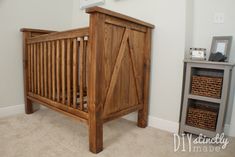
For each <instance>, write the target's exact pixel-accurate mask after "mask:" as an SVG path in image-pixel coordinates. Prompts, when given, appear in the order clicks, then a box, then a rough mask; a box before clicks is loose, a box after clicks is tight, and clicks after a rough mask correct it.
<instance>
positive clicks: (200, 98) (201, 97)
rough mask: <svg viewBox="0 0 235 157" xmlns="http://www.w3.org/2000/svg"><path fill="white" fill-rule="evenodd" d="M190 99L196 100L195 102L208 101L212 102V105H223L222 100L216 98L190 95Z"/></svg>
mask: <svg viewBox="0 0 235 157" xmlns="http://www.w3.org/2000/svg"><path fill="white" fill-rule="evenodd" d="M188 98H189V99H195V100H201V101H207V102H212V103H218V104H220V103H221V99H216V98H210V97H205V96H200V95H193V94H189V95H188Z"/></svg>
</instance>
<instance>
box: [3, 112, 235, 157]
mask: <svg viewBox="0 0 235 157" xmlns="http://www.w3.org/2000/svg"><path fill="white" fill-rule="evenodd" d="M229 140H230V144H229V145H228V148H227V149H226V150H222V151H220V152H219V153H189V152H183V153H182V152H176V153H174V151H173V135H172V134H170V133H167V132H164V131H160V130H157V129H154V128H151V127H148V128H146V129H141V128H138V127H137V126H136V125H135V123H133V122H130V121H127V120H124V119H119V120H115V121H112V122H109V123H107V124H105V125H104V150H103V151H102V152H101V153H99V154H98V155H95V154H92V153H90V152H89V150H88V131H87V126H86V125H85V124H82V123H79V122H77V121H75V120H73V119H70V118H68V117H66V116H63V115H61V114H59V113H56V112H54V111H51V110H48V109H41V110H39V111H37V112H35V113H34V114H32V115H24V114H22V115H17V116H13V117H8V118H2V119H0V157H90V156H97V157H234V156H235V140H234V139H231V138H230V139H229Z"/></svg>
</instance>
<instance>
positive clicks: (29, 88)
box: [27, 44, 31, 91]
mask: <svg viewBox="0 0 235 157" xmlns="http://www.w3.org/2000/svg"><path fill="white" fill-rule="evenodd" d="M27 52H28V54H27V55H28V57H27V58H28V71H29V73H28V78H27V79H28V82H29V83H28V91H31V69H30V68H31V64H30V63H31V47H30V45H29V44H28V45H27Z"/></svg>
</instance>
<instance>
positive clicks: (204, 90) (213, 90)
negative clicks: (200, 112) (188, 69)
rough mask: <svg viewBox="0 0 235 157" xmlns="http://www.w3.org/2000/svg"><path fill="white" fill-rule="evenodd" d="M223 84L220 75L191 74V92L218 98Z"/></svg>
mask: <svg viewBox="0 0 235 157" xmlns="http://www.w3.org/2000/svg"><path fill="white" fill-rule="evenodd" d="M222 84H223V78H222V77H208V76H196V75H194V76H192V87H191V94H194V95H200V96H206V97H212V98H218V99H219V98H220V97H221V89H222Z"/></svg>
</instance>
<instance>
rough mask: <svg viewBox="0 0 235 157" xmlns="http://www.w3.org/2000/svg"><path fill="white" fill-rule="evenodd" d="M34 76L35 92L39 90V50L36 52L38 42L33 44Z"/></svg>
mask: <svg viewBox="0 0 235 157" xmlns="http://www.w3.org/2000/svg"><path fill="white" fill-rule="evenodd" d="M33 67H34V70H33V75H34V76H33V78H34V85H33V86H34V93H36V92H37V52H36V44H33Z"/></svg>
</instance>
